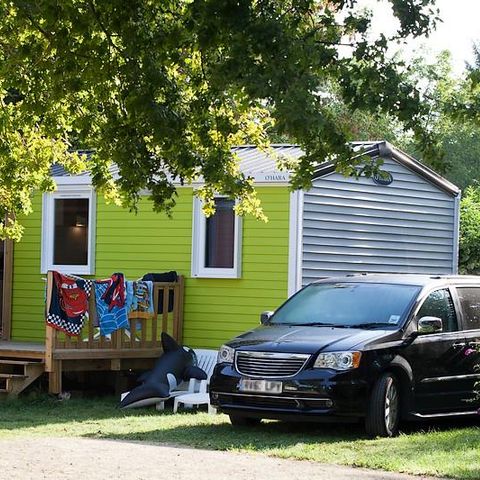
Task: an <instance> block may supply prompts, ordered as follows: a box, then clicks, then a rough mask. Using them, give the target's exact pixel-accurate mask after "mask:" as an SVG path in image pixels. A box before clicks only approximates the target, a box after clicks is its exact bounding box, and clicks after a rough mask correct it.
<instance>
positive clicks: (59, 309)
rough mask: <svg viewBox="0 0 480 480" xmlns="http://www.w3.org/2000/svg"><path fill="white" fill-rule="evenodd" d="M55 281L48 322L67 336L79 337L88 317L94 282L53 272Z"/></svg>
mask: <svg viewBox="0 0 480 480" xmlns="http://www.w3.org/2000/svg"><path fill="white" fill-rule="evenodd" d="M53 279H54V281H53V284H52V296H51V299H50V308H49V309H48V312H47V318H46V322H47V324H48V325H50V326H51V327H53V328H55V329H57V330H61V331H62V332H65V333H66V334H67V335H70V336H76V335H79V334H80V332H81V331H82V328H83V325H84V323H85V319H86V318H87V317H88V299H89V297H90V295H91V292H92V281H91V280H84V279H83V278H79V277H71V276H68V275H62V274H61V273H58V272H53Z"/></svg>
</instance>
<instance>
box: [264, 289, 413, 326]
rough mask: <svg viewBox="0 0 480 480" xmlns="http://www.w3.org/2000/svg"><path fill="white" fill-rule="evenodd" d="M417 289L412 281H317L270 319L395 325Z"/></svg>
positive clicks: (302, 322)
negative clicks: (409, 282)
mask: <svg viewBox="0 0 480 480" xmlns="http://www.w3.org/2000/svg"><path fill="white" fill-rule="evenodd" d="M419 291H420V287H419V286H415V285H394V284H385V283H355V282H352V283H349V282H345V283H317V284H312V285H309V286H308V287H306V288H304V289H303V290H301V291H300V292H299V293H297V294H296V295H295V296H294V297H292V298H291V299H290V300H289V301H288V302H286V303H285V304H284V305H283V306H282V307H280V308H279V309H278V310H277V311H276V312H275V314H274V315H273V317H272V318H271V321H270V323H271V324H273V325H276V324H282V325H284V324H289V325H331V326H335V327H352V328H353V327H358V328H370V327H375V326H385V327H386V328H388V327H395V326H399V325H400V324H401V323H402V322H403V320H404V317H405V315H406V314H407V313H408V310H409V307H410V305H411V304H412V302H413V301H414V299H415V298H416V296H417V294H418V292H419Z"/></svg>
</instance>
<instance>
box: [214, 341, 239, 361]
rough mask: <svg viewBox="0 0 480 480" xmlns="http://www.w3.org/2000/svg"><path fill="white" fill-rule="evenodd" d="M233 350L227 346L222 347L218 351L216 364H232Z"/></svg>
mask: <svg viewBox="0 0 480 480" xmlns="http://www.w3.org/2000/svg"><path fill="white" fill-rule="evenodd" d="M234 356H235V350H234V349H233V348H231V347H228V346H227V345H222V346H221V347H220V350H219V351H218V357H217V363H233V357H234Z"/></svg>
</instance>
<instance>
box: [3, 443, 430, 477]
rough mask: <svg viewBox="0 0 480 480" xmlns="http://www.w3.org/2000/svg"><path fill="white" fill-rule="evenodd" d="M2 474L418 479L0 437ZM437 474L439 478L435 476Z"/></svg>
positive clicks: (212, 454) (180, 451)
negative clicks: (1, 438) (0, 438)
mask: <svg viewBox="0 0 480 480" xmlns="http://www.w3.org/2000/svg"><path fill="white" fill-rule="evenodd" d="M0 452H1V453H0V478H2V479H6V480H7V479H8V480H44V479H49V480H50V479H52V480H59V479H61V480H83V479H85V480H110V479H111V480H157V479H162V480H163V479H165V480H169V479H175V480H177V479H181V480H206V479H218V478H222V479H234V480H254V479H255V480H267V479H268V480H271V479H272V478H274V479H275V480H297V479H298V480H313V479H315V480H323V479H324V480H331V479H335V480H357V479H358V480H367V479H368V480H370V479H371V480H380V479H385V480H409V479H410V480H411V479H415V480H419V479H421V478H423V479H426V478H427V477H415V476H409V475H399V474H394V473H384V472H376V471H371V470H363V469H353V468H346V467H337V466H333V465H324V464H319V463H314V462H308V461H298V460H282V459H276V458H271V457H266V456H263V455H248V454H240V453H232V452H219V451H211V450H195V449H190V448H181V447H175V446H165V445H150V444H145V443H134V442H125V441H115V440H95V439H83V438H44V437H31V438H21V439H19V438H15V439H3V440H0ZM435 480H438V478H436V479H435Z"/></svg>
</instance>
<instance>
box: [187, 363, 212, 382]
mask: <svg viewBox="0 0 480 480" xmlns="http://www.w3.org/2000/svg"><path fill="white" fill-rule="evenodd" d="M191 378H195V379H196V380H206V379H207V374H206V373H205V372H204V371H203V370H202V369H201V368H199V367H194V366H193V365H192V366H190V367H187V368H186V369H185V370H184V372H183V379H184V380H185V381H187V380H190V379H191Z"/></svg>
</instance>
